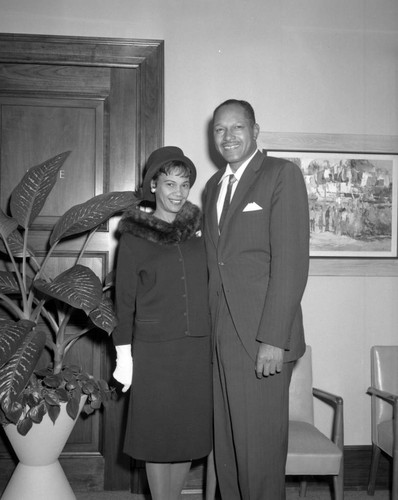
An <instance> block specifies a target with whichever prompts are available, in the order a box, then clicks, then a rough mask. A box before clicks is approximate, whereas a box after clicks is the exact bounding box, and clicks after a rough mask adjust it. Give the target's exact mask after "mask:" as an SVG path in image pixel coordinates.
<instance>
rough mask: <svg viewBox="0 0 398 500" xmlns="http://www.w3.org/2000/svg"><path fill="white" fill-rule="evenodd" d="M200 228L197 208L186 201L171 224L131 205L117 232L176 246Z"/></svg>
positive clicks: (199, 216)
mask: <svg viewBox="0 0 398 500" xmlns="http://www.w3.org/2000/svg"><path fill="white" fill-rule="evenodd" d="M200 227H201V213H200V210H199V208H198V207H197V206H196V205H193V204H192V203H190V202H189V201H186V202H185V203H184V205H183V207H182V208H181V210H180V211H179V212H178V214H177V215H176V218H175V219H174V221H173V222H172V223H169V222H166V221H163V220H161V219H158V218H157V217H155V216H154V215H153V213H148V212H145V211H143V210H142V209H140V207H139V205H138V204H136V205H133V206H132V207H130V208H129V209H128V210H127V211H126V212H125V213H124V215H123V217H122V219H121V221H120V222H119V226H118V230H119V232H120V233H130V234H132V235H134V236H138V237H139V238H143V239H145V240H148V241H152V242H154V243H160V244H161V245H177V244H178V243H182V242H184V241H186V240H189V239H190V238H192V237H193V236H195V234H196V233H197V231H198V230H199V229H200Z"/></svg>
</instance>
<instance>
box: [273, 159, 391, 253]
mask: <svg viewBox="0 0 398 500" xmlns="http://www.w3.org/2000/svg"><path fill="white" fill-rule="evenodd" d="M267 154H268V155H269V156H279V157H282V158H286V159H289V160H290V161H292V162H293V163H295V164H297V165H298V166H299V167H300V169H301V171H302V173H303V176H304V179H305V184H306V187H307V193H308V202H309V219H310V236H311V239H310V254H311V256H313V257H316V256H319V257H356V258H358V257H366V258H370V257H377V258H380V257H396V256H397V167H398V165H397V157H396V156H392V155H370V154H362V155H361V154H360V155H356V154H355V155H354V154H344V153H339V154H337V153H320V152H316V153H301V152H291V151H289V152H286V151H285V152H284V151H268V152H267Z"/></svg>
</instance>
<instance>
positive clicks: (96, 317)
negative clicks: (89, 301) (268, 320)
mask: <svg viewBox="0 0 398 500" xmlns="http://www.w3.org/2000/svg"><path fill="white" fill-rule="evenodd" d="M89 316H90V319H91V321H92V322H93V323H94V325H95V326H98V327H99V328H101V329H102V330H105V331H106V332H107V333H109V334H111V333H112V332H113V330H114V329H115V327H116V324H117V322H116V316H115V313H114V311H113V303H112V301H111V300H110V299H108V298H107V297H104V298H103V299H102V301H101V303H100V304H99V306H98V307H96V308H95V309H93V310H92V311H91V313H90V314H89Z"/></svg>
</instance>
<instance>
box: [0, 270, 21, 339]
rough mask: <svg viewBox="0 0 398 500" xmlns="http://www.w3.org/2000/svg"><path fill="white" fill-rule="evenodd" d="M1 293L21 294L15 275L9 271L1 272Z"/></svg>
mask: <svg viewBox="0 0 398 500" xmlns="http://www.w3.org/2000/svg"><path fill="white" fill-rule="evenodd" d="M0 293H5V294H6V295H7V294H13V293H20V289H19V285H18V281H17V278H16V277H15V273H11V272H9V271H0ZM0 335H1V332H0Z"/></svg>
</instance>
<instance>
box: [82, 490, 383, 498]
mask: <svg viewBox="0 0 398 500" xmlns="http://www.w3.org/2000/svg"><path fill="white" fill-rule="evenodd" d="M300 498H306V499H308V500H332V499H333V496H332V495H331V493H330V491H329V490H328V489H327V488H325V489H319V488H314V489H310V488H309V489H308V490H307V496H306V497H299V492H298V489H297V488H287V489H286V500H298V499H300ZM76 499H77V500H150V496H144V495H133V494H131V493H129V492H128V491H104V492H95V493H76ZM344 499H345V500H372V499H374V500H390V495H389V492H388V491H386V490H381V491H376V492H375V495H374V496H373V497H370V496H368V495H367V494H366V491H346V492H345V493H344ZM181 500H204V497H203V495H202V494H201V493H198V492H196V493H195V492H189V493H188V492H186V493H184V494H183V495H182V496H181Z"/></svg>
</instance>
